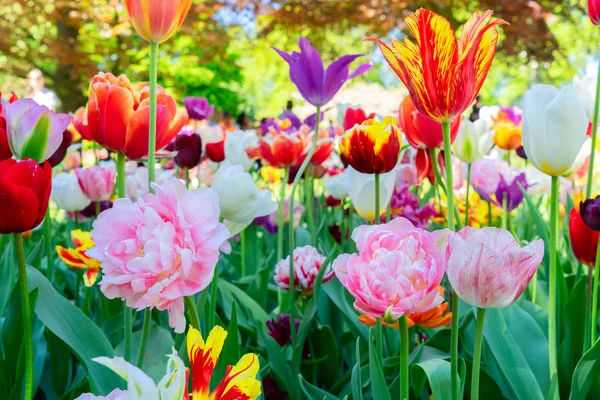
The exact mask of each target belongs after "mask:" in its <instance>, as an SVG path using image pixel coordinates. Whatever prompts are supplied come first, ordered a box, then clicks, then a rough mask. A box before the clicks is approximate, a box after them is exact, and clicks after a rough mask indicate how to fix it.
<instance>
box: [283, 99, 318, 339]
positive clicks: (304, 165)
mask: <svg viewBox="0 0 600 400" xmlns="http://www.w3.org/2000/svg"><path fill="white" fill-rule="evenodd" d="M316 117H317V122H316V125H315V132H319V122H320V121H321V107H317V114H316ZM318 140H319V135H318V133H316V134H315V136H314V139H313V142H312V145H311V146H310V149H309V151H308V154H307V155H306V157H305V158H304V161H303V162H302V165H301V166H300V169H298V173H297V174H296V176H295V177H294V184H293V185H292V193H291V195H290V210H289V211H290V212H289V214H290V219H289V221H290V229H289V242H290V243H289V245H290V246H289V249H290V271H289V273H290V275H289V276H290V288H289V292H290V304H289V314H290V321H291V322H290V331H291V332H290V333H291V337H292V348H295V347H296V324H295V323H294V321H295V319H294V314H295V308H296V306H295V304H294V301H295V299H294V297H295V296H294V295H295V291H296V287H295V285H294V283H295V281H294V276H295V275H294V239H295V237H294V234H295V232H294V196H295V194H296V188H297V187H298V183H300V179H301V178H302V175H303V174H304V171H306V168H307V167H308V163H309V162H310V159H311V158H312V156H313V154H314V153H315V148H316V147H317V141H318Z"/></svg>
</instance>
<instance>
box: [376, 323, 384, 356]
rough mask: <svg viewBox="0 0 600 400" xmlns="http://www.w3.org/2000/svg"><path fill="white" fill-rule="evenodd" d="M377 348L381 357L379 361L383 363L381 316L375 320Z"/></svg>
mask: <svg viewBox="0 0 600 400" xmlns="http://www.w3.org/2000/svg"><path fill="white" fill-rule="evenodd" d="M375 350H376V352H377V356H378V357H379V363H380V364H381V363H383V323H382V321H381V318H377V319H376V320H375Z"/></svg>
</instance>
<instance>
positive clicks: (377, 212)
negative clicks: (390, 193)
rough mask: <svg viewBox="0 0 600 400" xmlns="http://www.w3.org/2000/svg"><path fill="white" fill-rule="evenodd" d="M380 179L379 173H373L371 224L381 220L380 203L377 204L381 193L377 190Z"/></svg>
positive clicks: (376, 223)
mask: <svg viewBox="0 0 600 400" xmlns="http://www.w3.org/2000/svg"><path fill="white" fill-rule="evenodd" d="M379 181H380V179H379V174H375V218H374V221H373V225H378V224H379V222H380V221H381V218H380V216H381V210H380V205H379V201H380V199H379V197H380V196H381V193H380V192H379V185H380V183H379Z"/></svg>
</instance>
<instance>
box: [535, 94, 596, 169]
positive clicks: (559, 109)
mask: <svg viewBox="0 0 600 400" xmlns="http://www.w3.org/2000/svg"><path fill="white" fill-rule="evenodd" d="M588 122H589V121H588V118H587V114H586V112H585V107H584V106H583V104H582V103H581V101H580V100H579V98H578V97H577V93H576V92H575V89H574V88H573V86H572V85H566V86H564V87H563V88H562V89H560V90H559V89H558V88H556V87H554V86H551V85H542V84H539V85H535V86H534V87H532V88H531V89H529V90H528V91H527V92H526V93H525V98H524V100H523V147H524V148H525V152H526V153H527V158H528V160H529V161H531V163H532V164H533V165H534V166H535V167H536V168H537V169H539V170H540V171H542V172H543V173H545V174H546V175H551V176H561V175H564V174H565V173H566V172H567V171H569V170H570V169H571V166H572V165H573V163H574V162H575V159H576V158H577V155H578V154H579V151H580V150H581V146H582V145H583V143H584V142H585V140H586V137H587V136H586V132H587V129H588Z"/></svg>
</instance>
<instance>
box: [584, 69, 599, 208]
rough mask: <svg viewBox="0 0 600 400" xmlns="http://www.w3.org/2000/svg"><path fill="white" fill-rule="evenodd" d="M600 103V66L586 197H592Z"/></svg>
mask: <svg viewBox="0 0 600 400" xmlns="http://www.w3.org/2000/svg"><path fill="white" fill-rule="evenodd" d="M599 103H600V68H598V77H597V81H596V101H595V103H594V120H593V121H592V151H591V153H590V166H589V168H588V179H587V189H586V192H585V197H586V198H590V197H592V179H593V177H594V157H595V155H596V135H597V133H598V108H599V107H598V104H599Z"/></svg>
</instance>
